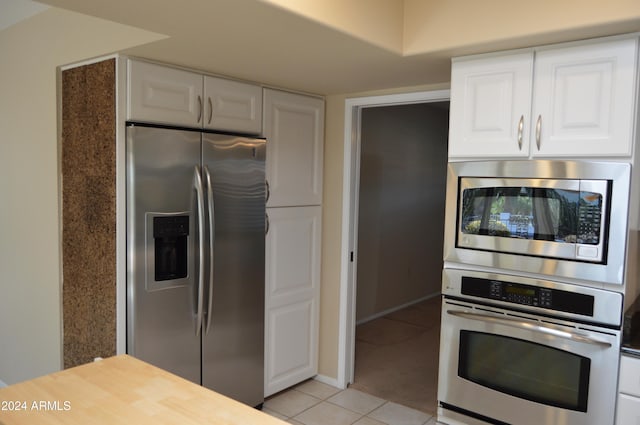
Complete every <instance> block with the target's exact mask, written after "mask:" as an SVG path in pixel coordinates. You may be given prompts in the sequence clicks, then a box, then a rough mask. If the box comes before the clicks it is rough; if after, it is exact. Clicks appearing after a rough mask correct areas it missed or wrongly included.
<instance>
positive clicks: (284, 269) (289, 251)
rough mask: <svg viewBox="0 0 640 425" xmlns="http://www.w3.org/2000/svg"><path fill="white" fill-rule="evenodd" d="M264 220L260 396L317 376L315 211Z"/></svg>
mask: <svg viewBox="0 0 640 425" xmlns="http://www.w3.org/2000/svg"><path fill="white" fill-rule="evenodd" d="M267 215H268V219H269V231H268V233H267V236H266V291H265V390H264V391H265V396H269V395H271V394H274V393H276V392H278V391H281V390H283V389H285V388H288V387H290V386H292V385H295V384H297V383H298V382H301V381H303V380H305V379H308V378H310V377H312V376H314V375H316V374H317V371H318V332H319V302H320V249H321V247H320V231H321V207H320V206H314V207H295V208H294V207H291V208H268V209H267Z"/></svg>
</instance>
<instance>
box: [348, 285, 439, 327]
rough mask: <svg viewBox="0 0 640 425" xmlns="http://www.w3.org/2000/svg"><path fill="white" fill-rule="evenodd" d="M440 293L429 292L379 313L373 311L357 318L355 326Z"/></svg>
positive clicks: (437, 295)
mask: <svg viewBox="0 0 640 425" xmlns="http://www.w3.org/2000/svg"><path fill="white" fill-rule="evenodd" d="M440 295H441V294H440V292H436V293H435V294H429V295H427V296H425V297H422V298H418V299H417V300H413V301H410V302H408V303H405V304H402V305H398V306H395V307H391V308H389V309H387V310H384V311H381V312H379V313H375V314H373V315H371V316H368V317H365V318H364V319H360V320H358V321H357V322H356V326H358V325H361V324H363V323H367V322H370V321H372V320H375V319H379V318H380V317H383V316H386V315H387V314H391V313H393V312H395V311H398V310H402V309H403V308H407V307H410V306H412V305H414V304H418V303H421V302H422V301H426V300H429V299H431V298H435V297H439V296H440Z"/></svg>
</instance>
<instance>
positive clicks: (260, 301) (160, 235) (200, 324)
mask: <svg viewBox="0 0 640 425" xmlns="http://www.w3.org/2000/svg"><path fill="white" fill-rule="evenodd" d="M265 147H266V142H265V140H263V139H251V138H247V137H240V136H234V135H223V134H215V133H207V132H199V131H190V130H182V129H168V128H160V127H152V126H144V125H133V124H130V125H128V126H127V147H126V152H127V161H126V163H127V352H128V353H129V354H131V355H133V356H135V357H137V358H139V359H141V360H144V361H147V362H149V363H151V364H154V365H156V366H159V367H161V368H163V369H166V370H168V371H170V372H173V373H175V374H177V375H179V376H182V377H184V378H186V379H188V380H190V381H193V382H195V383H198V384H201V385H203V386H205V387H207V388H211V389H213V390H215V391H217V392H219V393H222V394H224V395H226V396H229V397H231V398H234V399H236V400H239V401H241V402H243V403H246V404H248V405H251V406H258V405H261V404H262V402H263V400H264V397H263V395H264V291H265V288H264V252H265V174H264V173H265Z"/></svg>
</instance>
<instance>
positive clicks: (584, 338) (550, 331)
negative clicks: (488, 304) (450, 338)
mask: <svg viewBox="0 0 640 425" xmlns="http://www.w3.org/2000/svg"><path fill="white" fill-rule="evenodd" d="M447 313H448V314H451V315H452V316H457V317H462V318H465V319H471V320H479V321H481V322H488V323H494V324H501V325H506V326H511V327H514V328H518V329H525V330H528V331H534V332H539V333H543V334H546V335H551V336H555V337H559V338H565V339H569V340H571V341H576V342H582V343H585V344H592V345H599V346H601V347H605V348H609V347H611V343H609V342H607V341H603V340H601V339H598V338H594V337H592V336H589V335H584V334H579V333H575V332H567V331H563V330H560V329H555V328H551V327H548V326H542V325H538V324H537V323H533V322H527V321H524V320H518V319H511V318H504V317H496V316H493V315H489V314H482V313H473V312H468V311H459V310H447Z"/></svg>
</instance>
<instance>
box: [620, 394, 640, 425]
mask: <svg viewBox="0 0 640 425" xmlns="http://www.w3.org/2000/svg"><path fill="white" fill-rule="evenodd" d="M638 424H640V398H638V397H631V396H629V395H626V394H618V412H617V413H616V425H638Z"/></svg>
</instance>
